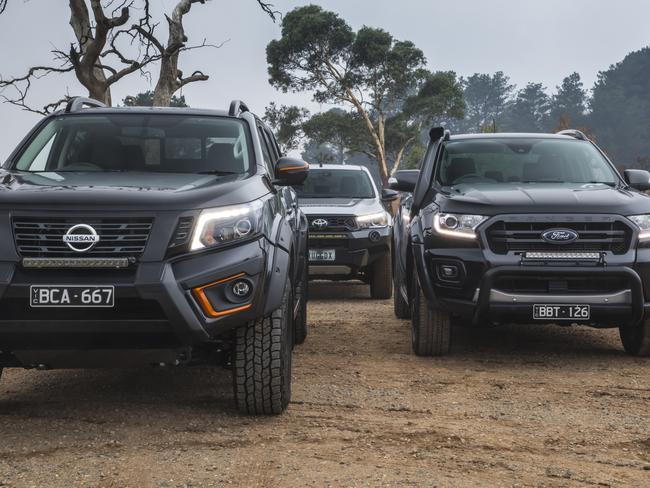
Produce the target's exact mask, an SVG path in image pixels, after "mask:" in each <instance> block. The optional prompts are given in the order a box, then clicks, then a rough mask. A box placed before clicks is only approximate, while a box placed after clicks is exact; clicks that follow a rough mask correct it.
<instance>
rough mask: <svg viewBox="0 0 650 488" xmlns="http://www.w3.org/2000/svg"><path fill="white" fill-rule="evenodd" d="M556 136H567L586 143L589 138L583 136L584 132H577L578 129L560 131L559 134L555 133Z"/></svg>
mask: <svg viewBox="0 0 650 488" xmlns="http://www.w3.org/2000/svg"><path fill="white" fill-rule="evenodd" d="M557 134H558V135H560V136H569V137H573V138H575V139H580V140H581V141H588V140H589V138H588V137H587V136H586V135H585V133H584V132H582V131H579V130H578V129H567V130H561V131H560V132H557Z"/></svg>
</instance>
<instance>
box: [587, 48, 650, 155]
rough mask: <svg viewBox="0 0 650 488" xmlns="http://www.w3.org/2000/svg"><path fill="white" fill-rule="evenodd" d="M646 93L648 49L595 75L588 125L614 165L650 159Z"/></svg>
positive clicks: (649, 72)
mask: <svg viewBox="0 0 650 488" xmlns="http://www.w3.org/2000/svg"><path fill="white" fill-rule="evenodd" d="M649 93H650V48H644V49H641V50H640V51H636V52H633V53H631V54H628V55H627V56H626V57H625V59H623V61H621V62H620V63H618V64H616V65H614V66H611V67H610V68H609V69H608V70H607V71H603V72H600V73H599V74H598V80H597V82H596V85H595V86H594V89H593V95H592V99H591V114H590V116H589V119H588V123H589V126H590V127H591V129H592V130H593V133H594V134H595V136H596V139H597V141H598V143H599V144H600V145H601V146H602V147H603V148H604V149H605V150H606V151H607V152H608V154H610V156H612V157H613V158H614V160H615V162H616V163H621V164H626V165H635V163H636V161H637V160H639V161H643V160H647V158H648V157H650V97H649V96H648V94H649Z"/></svg>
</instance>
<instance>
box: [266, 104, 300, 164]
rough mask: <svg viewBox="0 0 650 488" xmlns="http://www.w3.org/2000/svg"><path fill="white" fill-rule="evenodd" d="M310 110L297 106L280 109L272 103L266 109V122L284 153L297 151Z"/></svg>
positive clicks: (285, 106)
mask: <svg viewBox="0 0 650 488" xmlns="http://www.w3.org/2000/svg"><path fill="white" fill-rule="evenodd" d="M307 117H309V110H307V109H305V108H300V107H297V106H295V105H291V106H287V105H282V106H280V107H278V106H277V105H276V104H275V102H271V104H269V106H268V107H266V110H265V113H264V121H265V122H266V123H267V124H268V125H269V127H271V129H272V130H273V132H274V134H275V137H276V138H277V140H278V143H279V144H280V146H281V147H282V150H283V151H284V152H286V151H291V150H293V149H297V148H298V146H299V145H300V139H301V138H302V136H303V132H302V131H303V123H304V121H305V120H306V119H307Z"/></svg>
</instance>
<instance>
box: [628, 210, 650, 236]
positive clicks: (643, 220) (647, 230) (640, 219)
mask: <svg viewBox="0 0 650 488" xmlns="http://www.w3.org/2000/svg"><path fill="white" fill-rule="evenodd" d="M628 219H630V220H631V221H632V222H634V223H635V224H636V225H638V226H639V230H640V232H639V240H640V241H644V240H646V239H650V215H632V216H631V217H628Z"/></svg>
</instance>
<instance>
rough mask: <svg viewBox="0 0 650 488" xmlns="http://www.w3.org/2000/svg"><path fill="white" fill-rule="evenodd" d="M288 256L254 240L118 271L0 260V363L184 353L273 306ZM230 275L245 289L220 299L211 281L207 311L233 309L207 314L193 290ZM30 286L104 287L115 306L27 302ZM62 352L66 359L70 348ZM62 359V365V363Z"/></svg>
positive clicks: (275, 304) (265, 242)
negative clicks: (55, 356)
mask: <svg viewBox="0 0 650 488" xmlns="http://www.w3.org/2000/svg"><path fill="white" fill-rule="evenodd" d="M288 261H289V256H288V253H286V251H284V250H283V249H281V248H278V247H276V246H273V245H272V244H270V243H269V242H268V241H267V240H266V239H264V238H261V239H258V240H254V241H251V242H248V243H245V244H241V245H238V246H236V247H231V248H227V249H223V250H217V251H209V252H205V253H200V254H195V255H184V256H179V257H176V258H173V259H170V260H167V261H163V262H141V263H139V264H138V265H137V266H134V267H132V268H129V269H125V270H97V269H94V270H89V269H26V268H23V267H22V266H21V265H20V264H19V263H13V262H3V263H0V351H1V353H0V366H2V364H1V363H2V362H3V358H4V362H5V363H6V362H7V358H8V357H9V356H11V357H13V358H14V359H15V358H18V363H20V365H23V366H33V364H32V363H31V361H32V359H29V364H25V363H26V362H27V361H28V360H27V359H22V360H21V359H20V358H21V357H22V358H28V357H29V358H32V357H34V354H33V352H34V351H53V350H56V351H89V350H90V351H92V350H107V349H111V350H115V351H118V350H139V351H146V350H167V351H187V350H188V348H192V347H193V346H197V345H200V344H203V343H206V342H211V341H215V340H221V339H223V338H224V336H225V335H226V334H227V333H228V332H229V331H231V330H232V329H234V328H236V327H238V326H241V325H243V324H245V323H246V322H248V321H250V320H253V319H256V318H259V317H261V316H263V315H265V314H266V313H268V310H270V309H273V307H275V308H277V306H278V304H279V300H281V296H276V295H278V294H277V293H275V291H274V290H275V289H276V288H278V289H281V288H282V287H281V286H274V283H275V281H276V280H279V279H281V277H280V276H279V275H280V274H284V273H286V272H287V271H286V270H288V268H289V266H288ZM232 276H243V277H245V278H246V279H247V280H249V282H250V283H252V284H253V292H252V294H251V295H250V297H248V299H246V301H245V302H242V303H237V304H227V303H226V302H227V300H225V299H224V296H223V295H221V294H220V288H219V287H218V286H217V287H215V288H214V290H213V292H211V294H210V295H209V299H210V301H211V302H212V303H213V305H214V308H215V309H219V310H227V309H229V308H239V309H241V310H240V311H237V312H236V313H228V314H223V315H219V316H216V317H211V316H209V315H208V314H207V313H206V312H205V309H204V307H202V306H201V304H200V300H198V299H197V295H196V293H195V292H194V291H193V290H194V289H195V288H197V287H202V286H204V285H206V284H210V283H215V282H219V283H220V282H222V280H224V278H228V277H232ZM31 285H56V286H65V285H112V286H114V287H115V306H114V308H109V309H102V308H30V305H29V288H30V286H31ZM276 302H277V303H276ZM242 305H247V306H246V307H242ZM27 351H31V352H27ZM168 355H169V354H167V356H168ZM179 355H181V356H182V355H184V356H187V354H186V353H185V352H183V353H182V354H181V353H179ZM36 356H38V354H36ZM63 356H67V357H68V358H67V359H66V360H65V361H68V360H69V356H70V354H61V357H63ZM167 356H165V357H167ZM48 357H49V356H48ZM50 360H52V359H50ZM52 361H53V360H52ZM62 361H63V360H62ZM65 361H63V363H62V364H66V366H68V364H67V363H66V362H65ZM53 366H54V367H57V366H58V367H61V366H60V365H57V364H54V365H53Z"/></svg>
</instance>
